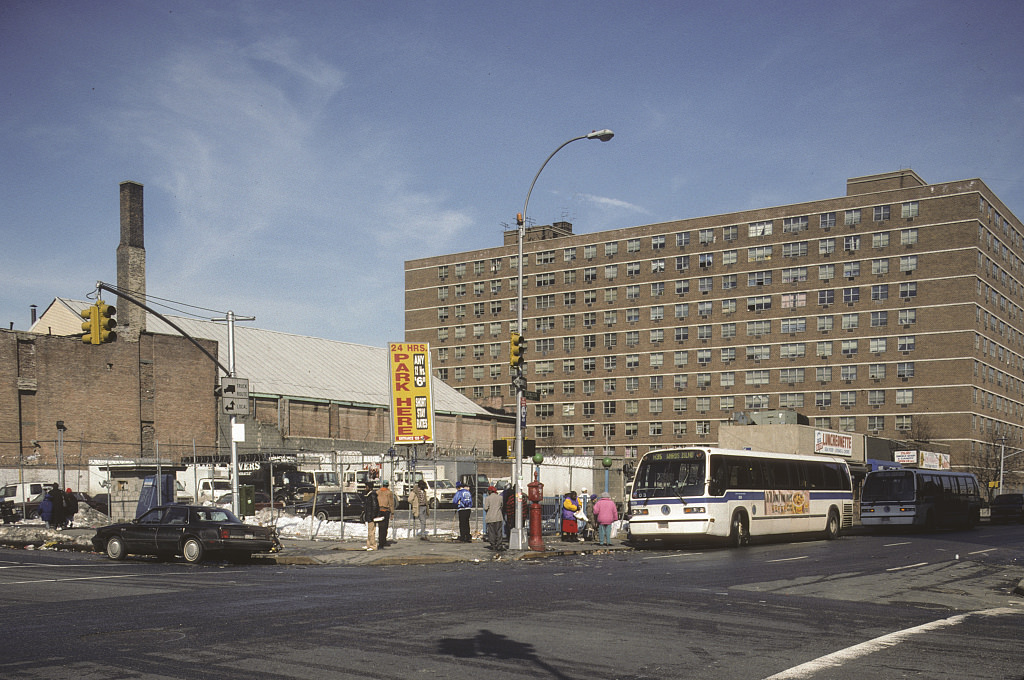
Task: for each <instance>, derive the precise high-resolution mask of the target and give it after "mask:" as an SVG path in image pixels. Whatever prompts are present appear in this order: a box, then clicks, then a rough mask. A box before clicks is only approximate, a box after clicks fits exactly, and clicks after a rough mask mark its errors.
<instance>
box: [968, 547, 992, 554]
mask: <svg viewBox="0 0 1024 680" xmlns="http://www.w3.org/2000/svg"><path fill="white" fill-rule="evenodd" d="M993 550H999V548H986V549H985V550H975V551H974V552H969V553H967V554H968V555H981V554H982V553H987V552H992V551H993Z"/></svg>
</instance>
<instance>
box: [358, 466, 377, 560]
mask: <svg viewBox="0 0 1024 680" xmlns="http://www.w3.org/2000/svg"><path fill="white" fill-rule="evenodd" d="M378 514H379V509H378V507H377V491H376V490H375V489H374V488H373V482H370V481H367V482H366V493H364V494H363V514H362V519H363V522H364V523H365V524H366V549H367V550H376V549H377V524H379V522H377V516H378Z"/></svg>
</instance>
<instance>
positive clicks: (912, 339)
mask: <svg viewBox="0 0 1024 680" xmlns="http://www.w3.org/2000/svg"><path fill="white" fill-rule="evenodd" d="M896 347H897V349H898V350H899V351H900V352H913V351H914V350H915V349H916V348H917V336H916V335H901V336H900V337H899V338H897V340H896Z"/></svg>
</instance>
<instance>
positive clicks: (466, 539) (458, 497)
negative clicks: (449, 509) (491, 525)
mask: <svg viewBox="0 0 1024 680" xmlns="http://www.w3.org/2000/svg"><path fill="white" fill-rule="evenodd" d="M455 488H457V489H458V491H456V492H455V497H454V498H452V503H453V504H454V505H455V509H456V511H457V512H458V515H459V541H460V542H462V543H471V542H472V541H473V539H472V537H471V535H470V533H469V518H470V515H472V514H473V494H471V493H470V492H469V489H467V488H466V485H465V484H463V483H462V482H456V483H455Z"/></svg>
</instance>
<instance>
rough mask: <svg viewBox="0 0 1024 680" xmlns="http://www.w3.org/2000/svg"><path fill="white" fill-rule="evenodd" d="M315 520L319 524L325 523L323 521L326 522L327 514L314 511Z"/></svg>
mask: <svg viewBox="0 0 1024 680" xmlns="http://www.w3.org/2000/svg"><path fill="white" fill-rule="evenodd" d="M316 518H317V519H318V520H320V521H321V522H325V521H327V513H326V512H324V511H323V510H317V511H316Z"/></svg>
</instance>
